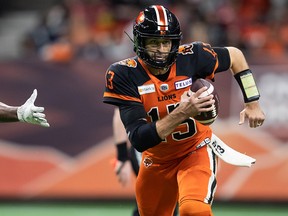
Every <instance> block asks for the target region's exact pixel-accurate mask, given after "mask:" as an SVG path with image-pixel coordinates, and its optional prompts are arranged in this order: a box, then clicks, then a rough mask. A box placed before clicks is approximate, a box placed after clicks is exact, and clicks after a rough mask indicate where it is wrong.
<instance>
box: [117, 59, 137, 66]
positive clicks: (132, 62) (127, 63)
mask: <svg viewBox="0 0 288 216" xmlns="http://www.w3.org/2000/svg"><path fill="white" fill-rule="evenodd" d="M119 64H120V65H124V66H127V67H133V68H136V67H137V62H136V61H135V60H134V59H125V60H123V61H120V62H119Z"/></svg>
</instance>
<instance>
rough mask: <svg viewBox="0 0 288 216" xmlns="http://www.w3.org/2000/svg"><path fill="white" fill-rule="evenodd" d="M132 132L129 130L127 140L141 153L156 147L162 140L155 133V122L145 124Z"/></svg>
mask: <svg viewBox="0 0 288 216" xmlns="http://www.w3.org/2000/svg"><path fill="white" fill-rule="evenodd" d="M132 127H133V126H132ZM133 128H134V130H133V129H132V130H129V127H128V128H127V129H128V131H129V132H130V133H129V140H130V142H131V144H132V146H133V147H134V148H135V149H136V150H137V151H139V152H143V151H145V150H147V149H149V148H151V147H153V146H155V145H158V144H159V143H160V142H161V141H162V140H161V138H160V137H159V136H158V134H157V131H156V122H153V123H148V124H147V123H146V122H145V124H142V125H140V126H139V127H135V125H134V127H133Z"/></svg>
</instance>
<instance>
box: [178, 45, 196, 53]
mask: <svg viewBox="0 0 288 216" xmlns="http://www.w3.org/2000/svg"><path fill="white" fill-rule="evenodd" d="M178 52H179V53H181V54H183V55H187V54H193V53H194V52H193V44H185V45H182V46H180V47H179V49H178Z"/></svg>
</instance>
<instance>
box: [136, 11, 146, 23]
mask: <svg viewBox="0 0 288 216" xmlns="http://www.w3.org/2000/svg"><path fill="white" fill-rule="evenodd" d="M144 20H145V15H144V13H143V11H141V12H140V13H139V15H138V17H137V18H136V23H137V25H139V24H140V23H143V22H144Z"/></svg>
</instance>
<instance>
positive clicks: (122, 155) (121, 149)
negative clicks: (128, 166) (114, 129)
mask: <svg viewBox="0 0 288 216" xmlns="http://www.w3.org/2000/svg"><path fill="white" fill-rule="evenodd" d="M116 148H117V160H119V161H122V162H125V161H126V160H128V150H127V143H126V142H122V143H118V144H116Z"/></svg>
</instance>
